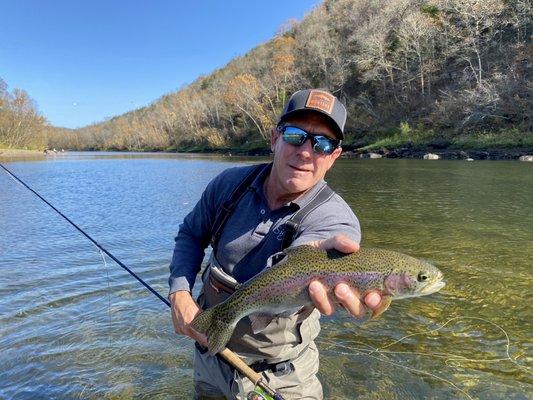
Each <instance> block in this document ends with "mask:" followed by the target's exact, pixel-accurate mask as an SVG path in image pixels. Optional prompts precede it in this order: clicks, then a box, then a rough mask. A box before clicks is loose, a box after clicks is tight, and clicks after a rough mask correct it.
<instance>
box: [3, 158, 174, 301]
mask: <svg viewBox="0 0 533 400" xmlns="http://www.w3.org/2000/svg"><path fill="white" fill-rule="evenodd" d="M0 167H2V168H3V169H4V171H6V173H7V174H8V175H9V176H11V178H13V179H14V180H15V181H16V182H17V183H20V184H21V185H22V186H24V187H25V188H26V189H28V190H29V191H30V192H32V193H33V194H34V195H36V196H37V197H38V198H39V199H41V200H42V201H43V202H45V203H46V204H47V205H48V206H50V207H51V208H52V210H54V211H55V212H56V213H58V214H59V215H60V216H61V217H63V218H64V219H65V220H66V221H67V222H68V223H69V224H70V225H72V226H73V227H74V228H76V229H77V230H78V231H79V232H80V233H81V234H82V235H83V236H85V237H86V238H87V239H89V240H90V241H91V243H92V244H94V245H95V246H96V248H97V249H98V250H99V251H101V252H104V253H105V254H106V255H107V256H109V257H110V258H111V259H112V260H113V261H114V262H116V263H117V264H118V265H119V266H120V267H122V268H123V269H124V270H126V271H127V272H128V273H129V274H130V275H131V276H133V277H134V278H135V279H137V281H139V282H140V283H141V284H142V285H143V286H144V287H145V288H146V289H148V290H149V291H150V292H152V294H153V295H155V296H157V298H159V300H161V301H162V302H163V303H165V304H166V305H167V306H168V307H170V302H169V301H168V300H167V299H165V298H164V297H163V296H161V295H160V294H159V293H158V292H157V291H155V290H154V289H153V288H152V287H151V286H150V285H149V284H147V283H146V282H145V281H143V280H142V279H141V278H140V277H139V276H138V275H137V274H135V272H133V271H132V270H131V269H129V268H128V267H127V266H126V265H124V264H123V263H122V262H121V261H120V260H119V259H118V258H116V257H115V256H114V255H113V254H111V253H110V252H109V251H107V250H106V249H105V248H104V247H103V246H102V245H100V244H99V243H98V242H97V241H96V240H94V239H93V238H92V237H91V236H89V234H88V233H86V232H85V231H84V230H83V229H81V228H80V227H79V226H78V225H76V224H75V223H74V222H72V221H71V220H70V219H69V218H68V217H67V216H66V215H64V214H63V213H62V212H61V211H59V210H58V209H57V208H55V207H54V206H53V205H52V204H50V202H48V201H47V200H46V199H45V198H44V197H43V196H41V195H40V194H39V193H37V192H36V191H35V190H33V189H32V188H31V187H29V186H28V185H27V184H26V183H24V182H23V181H22V180H21V179H20V178H19V177H17V176H16V175H15V174H14V173H13V172H11V171H10V170H9V169H7V168H6V167H4V165H2V164H1V163H0ZM108 284H109V281H108Z"/></svg>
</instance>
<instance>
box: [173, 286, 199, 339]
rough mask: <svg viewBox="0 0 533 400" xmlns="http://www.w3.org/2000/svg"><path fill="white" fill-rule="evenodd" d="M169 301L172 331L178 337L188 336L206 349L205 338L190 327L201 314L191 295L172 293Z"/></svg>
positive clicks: (179, 292) (180, 292)
mask: <svg viewBox="0 0 533 400" xmlns="http://www.w3.org/2000/svg"><path fill="white" fill-rule="evenodd" d="M169 300H170V304H171V308H170V313H171V314H172V323H173V324H174V331H176V333H178V334H180V335H185V336H189V337H190V338H193V339H194V340H196V341H197V342H198V343H200V344H201V345H202V346H204V347H207V336H205V335H204V334H202V333H200V332H198V331H195V330H194V329H193V328H192V327H191V322H192V320H193V319H194V318H195V317H196V316H197V315H198V314H200V313H201V312H202V310H201V308H200V307H199V306H198V304H197V303H196V302H195V301H194V299H193V298H192V296H191V293H190V292H188V291H187V290H180V291H178V292H174V293H172V294H171V295H170V296H169Z"/></svg>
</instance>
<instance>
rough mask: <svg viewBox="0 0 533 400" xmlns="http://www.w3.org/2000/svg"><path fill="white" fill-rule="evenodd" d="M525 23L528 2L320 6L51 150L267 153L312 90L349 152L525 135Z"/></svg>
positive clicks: (66, 135) (390, 0)
mask: <svg viewBox="0 0 533 400" xmlns="http://www.w3.org/2000/svg"><path fill="white" fill-rule="evenodd" d="M531 11H532V10H531V3H530V1H528V0H513V1H509V0H428V1H421V0H376V1H368V0H326V1H324V2H323V3H322V4H320V5H319V6H317V7H316V8H315V9H314V10H312V11H311V12H310V13H309V14H308V15H307V16H306V17H305V18H304V19H303V21H301V22H299V23H297V22H295V21H290V22H289V23H287V24H286V25H285V26H284V27H282V28H281V29H280V32H279V33H278V35H276V37H274V38H273V39H272V40H271V41H269V42H267V43H265V44H262V45H260V46H258V47H256V48H255V49H253V50H252V51H250V52H249V53H247V54H246V55H244V56H242V57H238V58H235V59H234V60H232V61H231V62H230V63H228V64H227V65H226V66H225V67H223V68H221V69H219V70H216V71H214V72H213V73H212V74H210V75H208V76H202V77H199V78H198V79H197V80H196V81H195V82H194V83H192V84H191V85H189V86H187V87H184V88H183V89H180V90H178V91H176V92H173V93H169V94H167V95H165V96H163V97H162V98H160V99H158V100H157V101H155V102H154V103H153V104H151V105H149V106H147V107H143V108H140V109H138V110H133V111H131V112H129V113H127V114H124V115H121V116H117V117H114V118H112V119H110V120H107V121H103V122H100V123H95V124H93V125H90V126H87V127H85V128H82V129H79V130H76V131H65V130H63V131H56V133H55V135H53V136H51V137H52V139H50V140H53V141H54V143H55V144H56V147H68V148H78V149H80V148H84V149H96V148H97V149H118V150H150V149H154V150H167V149H173V150H175V149H205V148H211V149H220V148H226V149H227V148H241V149H256V148H257V149H259V148H268V145H267V142H268V137H269V134H270V129H271V128H272V126H273V125H274V124H275V123H276V121H277V118H278V116H279V113H280V111H281V109H282V107H283V104H284V103H285V101H286V100H287V98H288V96H289V95H290V93H292V92H293V91H295V90H297V89H301V88H310V87H313V88H325V89H328V90H330V91H331V92H333V93H334V94H335V95H336V96H338V97H339V98H340V99H341V100H342V101H343V102H345V103H346V105H347V108H348V111H349V117H348V121H347V126H346V128H347V133H348V134H347V142H352V143H355V144H360V145H364V144H367V143H369V142H371V141H376V140H380V139H383V138H385V137H387V136H388V135H393V134H402V132H406V129H405V127H409V129H408V130H407V131H409V132H411V131H412V129H415V130H417V131H424V132H433V133H436V132H438V134H439V135H441V136H443V137H446V138H450V137H455V136H457V135H469V134H474V133H476V132H484V131H490V132H496V133H497V132H499V131H500V130H505V129H510V128H512V129H517V130H520V131H521V132H529V133H530V132H531V128H532V115H531V110H533V104H532V100H531V99H532V97H531V92H532V89H533V87H532V83H531V70H532V67H533V64H532V61H531V55H532V45H531V32H532V28H533V27H532V18H531V17H532V12H531ZM402 127H403V128H402Z"/></svg>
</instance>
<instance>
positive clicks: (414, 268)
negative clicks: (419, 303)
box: [383, 259, 445, 299]
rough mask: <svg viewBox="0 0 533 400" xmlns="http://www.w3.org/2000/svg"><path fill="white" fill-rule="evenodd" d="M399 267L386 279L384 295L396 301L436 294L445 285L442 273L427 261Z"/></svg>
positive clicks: (417, 261) (418, 261)
mask: <svg viewBox="0 0 533 400" xmlns="http://www.w3.org/2000/svg"><path fill="white" fill-rule="evenodd" d="M413 260H415V259H412V260H411V262H409V263H405V264H403V263H402V264H403V265H397V266H395V267H394V268H393V269H392V272H391V273H390V274H389V275H388V276H387V277H386V278H385V281H384V282H383V284H384V292H385V293H384V294H387V295H390V296H391V297H392V298H395V299H402V298H406V297H418V296H425V295H428V294H431V293H435V292H437V291H439V290H440V289H442V288H443V287H444V285H445V283H444V281H443V280H442V279H443V277H444V276H443V274H442V272H440V271H439V269H438V268H436V267H435V266H433V265H431V264H430V263H428V262H426V261H421V260H416V262H413Z"/></svg>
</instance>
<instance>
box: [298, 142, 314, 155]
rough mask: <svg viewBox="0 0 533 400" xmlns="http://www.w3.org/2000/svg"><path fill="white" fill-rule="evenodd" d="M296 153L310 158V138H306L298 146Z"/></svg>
mask: <svg viewBox="0 0 533 400" xmlns="http://www.w3.org/2000/svg"><path fill="white" fill-rule="evenodd" d="M297 154H298V155H299V156H300V157H302V158H310V157H311V156H312V155H313V144H312V143H311V139H307V140H306V141H305V142H304V144H302V145H301V146H298V148H297Z"/></svg>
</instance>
